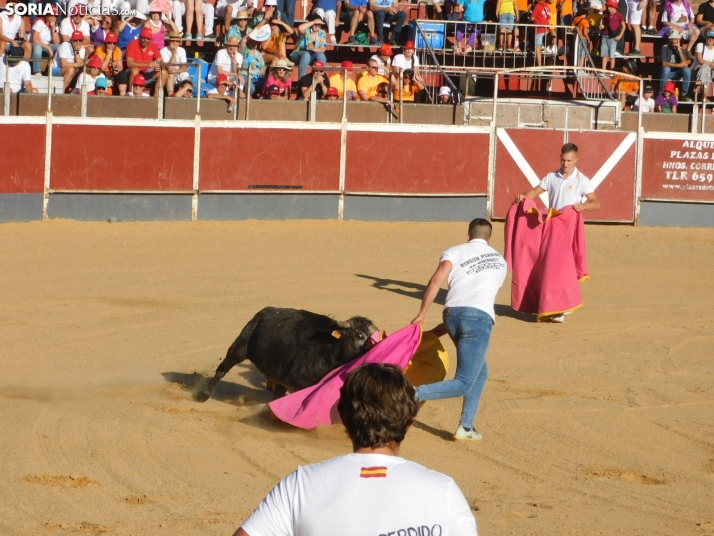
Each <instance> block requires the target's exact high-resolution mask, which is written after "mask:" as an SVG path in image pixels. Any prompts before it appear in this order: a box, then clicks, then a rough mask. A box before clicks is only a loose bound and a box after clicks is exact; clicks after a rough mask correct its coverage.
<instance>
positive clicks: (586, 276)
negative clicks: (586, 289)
mask: <svg viewBox="0 0 714 536" xmlns="http://www.w3.org/2000/svg"><path fill="white" fill-rule="evenodd" d="M590 279H592V278H591V277H590V276H589V275H584V276H583V277H581V278H580V279H578V283H585V281H590Z"/></svg>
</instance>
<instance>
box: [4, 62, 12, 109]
mask: <svg viewBox="0 0 714 536" xmlns="http://www.w3.org/2000/svg"><path fill="white" fill-rule="evenodd" d="M8 68H9V66H8ZM8 78H9V77H8ZM3 91H4V92H5V95H4V97H5V112H4V113H5V116H8V115H10V95H11V92H10V82H9V81H8V80H7V79H6V80H5V87H3Z"/></svg>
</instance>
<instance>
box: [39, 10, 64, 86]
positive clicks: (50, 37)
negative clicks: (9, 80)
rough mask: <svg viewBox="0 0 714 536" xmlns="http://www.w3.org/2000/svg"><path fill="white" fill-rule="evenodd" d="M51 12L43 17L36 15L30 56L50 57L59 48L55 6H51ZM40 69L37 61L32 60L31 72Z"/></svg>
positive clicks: (59, 41)
mask: <svg viewBox="0 0 714 536" xmlns="http://www.w3.org/2000/svg"><path fill="white" fill-rule="evenodd" d="M52 8H53V12H52V13H48V14H47V15H45V16H44V17H37V18H36V19H35V24H33V25H32V57H33V58H41V57H47V58H51V57H52V56H54V53H55V51H56V50H57V49H58V48H59V46H60V43H61V40H60V35H59V29H58V28H57V12H58V9H57V6H52ZM41 70H42V66H41V63H40V62H39V61H33V62H32V73H33V74H34V73H39V72H40V71H41Z"/></svg>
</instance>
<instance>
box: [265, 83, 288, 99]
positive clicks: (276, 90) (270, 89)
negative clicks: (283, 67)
mask: <svg viewBox="0 0 714 536" xmlns="http://www.w3.org/2000/svg"><path fill="white" fill-rule="evenodd" d="M264 95H265V96H264V97H263V98H265V99H269V100H284V99H285V97H284V96H282V95H281V94H280V87H279V86H277V85H275V84H272V85H270V86H269V85H267V84H266V85H265V91H264Z"/></svg>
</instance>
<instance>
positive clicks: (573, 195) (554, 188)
mask: <svg viewBox="0 0 714 536" xmlns="http://www.w3.org/2000/svg"><path fill="white" fill-rule="evenodd" d="M540 187H541V188H543V189H544V190H545V191H546V192H548V200H549V201H550V208H554V209H556V210H560V209H561V208H563V207H567V206H568V205H574V204H575V203H580V202H582V200H583V197H585V196H586V195H587V194H591V193H593V192H594V191H595V188H593V186H592V184H591V183H590V179H588V178H587V177H586V176H585V175H583V174H582V173H580V172H579V171H578V169H577V168H575V169H574V170H573V172H572V173H571V174H570V176H569V177H568V178H567V179H564V178H563V175H562V174H561V173H560V170H558V171H554V172H552V173H548V174H547V175H546V176H545V178H544V179H543V180H542V181H540Z"/></svg>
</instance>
